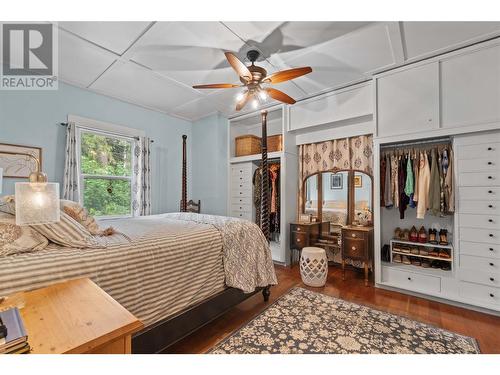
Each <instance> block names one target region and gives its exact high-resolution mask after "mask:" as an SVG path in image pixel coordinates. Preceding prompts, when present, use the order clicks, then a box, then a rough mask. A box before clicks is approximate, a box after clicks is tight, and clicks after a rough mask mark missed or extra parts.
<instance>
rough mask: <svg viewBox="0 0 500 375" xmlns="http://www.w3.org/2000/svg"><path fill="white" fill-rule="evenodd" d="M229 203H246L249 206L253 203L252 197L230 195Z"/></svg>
mask: <svg viewBox="0 0 500 375" xmlns="http://www.w3.org/2000/svg"><path fill="white" fill-rule="evenodd" d="M231 204H232V205H236V204H246V205H249V206H250V207H251V206H252V205H253V199H252V198H250V197H231Z"/></svg>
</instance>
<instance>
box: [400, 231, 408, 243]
mask: <svg viewBox="0 0 500 375" xmlns="http://www.w3.org/2000/svg"><path fill="white" fill-rule="evenodd" d="M401 239H402V240H403V241H409V240H410V231H409V230H408V229H405V230H404V231H402V232H401Z"/></svg>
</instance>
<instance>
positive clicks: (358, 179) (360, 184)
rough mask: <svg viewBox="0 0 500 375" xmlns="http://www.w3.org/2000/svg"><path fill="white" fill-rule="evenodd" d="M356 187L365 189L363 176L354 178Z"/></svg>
mask: <svg viewBox="0 0 500 375" xmlns="http://www.w3.org/2000/svg"><path fill="white" fill-rule="evenodd" d="M354 187H355V188H360V187H363V176H361V175H355V176H354Z"/></svg>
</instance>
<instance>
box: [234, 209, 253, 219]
mask: <svg viewBox="0 0 500 375" xmlns="http://www.w3.org/2000/svg"><path fill="white" fill-rule="evenodd" d="M231 216H232V217H237V218H239V219H245V220H250V221H252V220H253V218H252V213H251V212H238V211H231Z"/></svg>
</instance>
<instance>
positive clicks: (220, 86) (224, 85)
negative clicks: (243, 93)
mask: <svg viewBox="0 0 500 375" xmlns="http://www.w3.org/2000/svg"><path fill="white" fill-rule="evenodd" d="M235 87H241V85H233V84H232V83H210V84H208V85H196V86H193V89H232V88H235Z"/></svg>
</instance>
